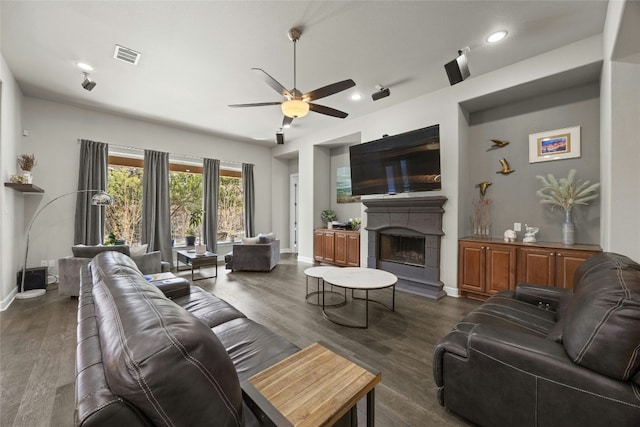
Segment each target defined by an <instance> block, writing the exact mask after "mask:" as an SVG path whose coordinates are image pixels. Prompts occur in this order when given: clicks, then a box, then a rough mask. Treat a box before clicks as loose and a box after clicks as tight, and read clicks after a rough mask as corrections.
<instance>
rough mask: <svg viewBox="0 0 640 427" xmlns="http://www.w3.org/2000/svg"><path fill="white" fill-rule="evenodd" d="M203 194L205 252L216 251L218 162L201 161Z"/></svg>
mask: <svg viewBox="0 0 640 427" xmlns="http://www.w3.org/2000/svg"><path fill="white" fill-rule="evenodd" d="M203 165H204V171H203V177H202V180H203V190H202V191H203V192H204V197H203V199H204V241H205V242H206V243H207V250H208V251H211V252H216V251H217V250H218V193H219V188H220V160H217V159H204V161H203Z"/></svg>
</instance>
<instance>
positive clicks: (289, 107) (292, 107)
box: [281, 99, 309, 119]
mask: <svg viewBox="0 0 640 427" xmlns="http://www.w3.org/2000/svg"><path fill="white" fill-rule="evenodd" d="M281 107H282V114H284V115H285V116H287V117H291V118H292V119H297V118H299V117H304V116H306V115H307V114H308V113H309V104H307V103H306V102H304V101H302V100H299V99H290V100H289V101H285V102H283V103H282V105H281Z"/></svg>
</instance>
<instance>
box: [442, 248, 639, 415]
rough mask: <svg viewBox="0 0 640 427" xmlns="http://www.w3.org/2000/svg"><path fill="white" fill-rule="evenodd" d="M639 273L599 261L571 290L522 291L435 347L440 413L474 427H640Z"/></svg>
mask: <svg viewBox="0 0 640 427" xmlns="http://www.w3.org/2000/svg"><path fill="white" fill-rule="evenodd" d="M639 367H640V265H639V264H637V263H635V262H633V261H632V260H630V259H629V258H627V257H624V256H622V255H617V254H612V253H601V254H598V255H595V256H593V257H592V258H590V259H588V260H587V261H585V262H583V263H582V264H581V265H580V267H579V268H578V270H577V271H576V274H575V281H574V290H573V291H571V290H564V289H559V288H552V287H545V286H539V285H532V284H519V285H518V286H517V288H516V290H515V291H504V292H501V293H499V294H497V295H495V296H493V297H491V298H489V299H488V300H487V301H486V302H484V303H483V304H482V305H481V306H480V307H478V308H477V309H475V310H473V311H472V312H471V313H469V315H467V316H466V317H465V318H464V319H463V320H462V321H460V322H459V323H458V324H457V325H456V326H455V327H454V329H453V331H451V332H450V333H449V334H448V335H447V336H446V337H444V338H442V339H441V340H440V342H439V343H438V344H437V346H436V349H435V352H434V358H433V371H434V377H435V382H436V384H437V386H438V390H437V397H438V401H439V403H440V404H441V405H442V406H445V407H446V408H448V409H449V410H451V411H452V412H454V413H456V414H458V415H460V416H462V417H464V418H466V419H468V420H470V421H472V422H473V423H475V424H478V425H480V426H562V427H571V426H576V427H578V426H580V427H587V426H616V427H623V426H640V369H639Z"/></svg>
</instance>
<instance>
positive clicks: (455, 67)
mask: <svg viewBox="0 0 640 427" xmlns="http://www.w3.org/2000/svg"><path fill="white" fill-rule="evenodd" d="M470 50H471V49H469V48H468V47H465V48H464V49H462V50H459V51H458V57H457V58H456V59H454V60H452V61H450V62H447V63H446V64H444V69H445V71H446V72H447V77H449V83H450V84H451V86H453V85H454V84H457V83H460V82H461V81H463V80H464V79H466V78H468V77H469V76H470V75H471V73H469V66H468V65H467V52H469V51H470Z"/></svg>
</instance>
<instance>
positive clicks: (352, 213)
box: [329, 141, 360, 222]
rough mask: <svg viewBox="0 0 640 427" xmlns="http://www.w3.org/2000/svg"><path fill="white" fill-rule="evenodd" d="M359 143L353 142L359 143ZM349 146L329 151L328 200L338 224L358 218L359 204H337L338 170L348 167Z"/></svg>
mask: <svg viewBox="0 0 640 427" xmlns="http://www.w3.org/2000/svg"><path fill="white" fill-rule="evenodd" d="M359 142H360V141H354V143H359ZM349 165H350V163H349V146H343V147H336V148H332V149H331V169H330V172H329V177H330V178H331V188H330V194H329V197H330V200H331V206H330V207H331V209H333V211H334V212H335V213H336V217H337V218H338V219H337V220H338V221H340V222H346V221H349V218H359V217H360V203H359V202H353V203H338V197H337V196H338V175H337V174H338V168H341V167H344V166H349Z"/></svg>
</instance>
